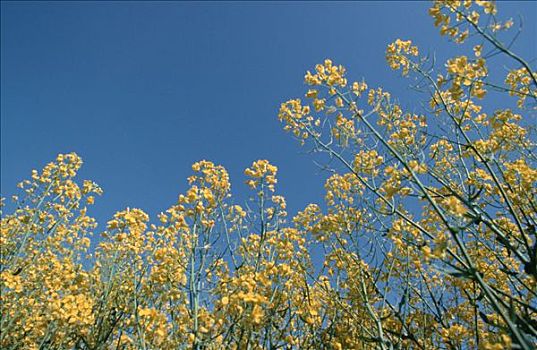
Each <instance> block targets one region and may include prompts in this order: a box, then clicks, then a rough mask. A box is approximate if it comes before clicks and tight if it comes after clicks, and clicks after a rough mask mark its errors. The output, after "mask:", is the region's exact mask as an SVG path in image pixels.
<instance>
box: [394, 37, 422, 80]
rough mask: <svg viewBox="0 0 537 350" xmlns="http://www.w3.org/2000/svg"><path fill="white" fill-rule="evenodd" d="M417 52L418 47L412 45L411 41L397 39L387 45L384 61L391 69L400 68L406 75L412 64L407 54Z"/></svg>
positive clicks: (416, 53)
mask: <svg viewBox="0 0 537 350" xmlns="http://www.w3.org/2000/svg"><path fill="white" fill-rule="evenodd" d="M418 54H419V52H418V47H417V46H414V45H412V41H410V40H401V39H397V40H396V41H395V42H393V43H391V44H390V45H388V48H387V49H386V61H387V62H388V65H389V66H390V68H391V69H393V70H398V69H402V70H403V75H407V74H408V72H409V70H410V67H411V65H412V61H410V59H409V58H408V56H418Z"/></svg>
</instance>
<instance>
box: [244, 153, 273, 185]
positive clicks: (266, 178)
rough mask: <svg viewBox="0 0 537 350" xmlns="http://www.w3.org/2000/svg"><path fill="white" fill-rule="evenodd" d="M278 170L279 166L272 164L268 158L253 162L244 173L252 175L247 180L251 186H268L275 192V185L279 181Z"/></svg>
mask: <svg viewBox="0 0 537 350" xmlns="http://www.w3.org/2000/svg"><path fill="white" fill-rule="evenodd" d="M277 172H278V168H277V167H276V166H274V165H272V164H270V163H269V161H268V160H258V161H255V162H253V163H252V166H251V167H250V168H247V169H246V170H245V171H244V174H245V175H246V176H248V177H250V179H249V180H247V181H246V183H247V184H248V186H250V188H252V189H256V188H260V187H261V188H264V187H266V188H267V189H268V190H269V191H271V192H274V185H275V184H276V183H277V182H278V180H277V179H276V173H277Z"/></svg>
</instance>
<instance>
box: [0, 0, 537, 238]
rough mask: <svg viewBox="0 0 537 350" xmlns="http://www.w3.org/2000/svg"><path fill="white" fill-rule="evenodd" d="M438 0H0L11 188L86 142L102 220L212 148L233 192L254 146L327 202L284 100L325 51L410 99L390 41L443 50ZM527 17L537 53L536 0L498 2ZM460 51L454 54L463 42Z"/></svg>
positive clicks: (169, 192)
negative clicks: (391, 63) (285, 117)
mask: <svg viewBox="0 0 537 350" xmlns="http://www.w3.org/2000/svg"><path fill="white" fill-rule="evenodd" d="M428 7H429V3H427V2H343V3H336V2H325V3H323V2H311V3H305V2H300V3H284V2H265V3H259V2H251V3H250V2H218V3H216V2H199V3H191V2H45V1H40V2H5V1H3V2H2V3H1V10H2V11H1V137H2V139H1V167H2V168H1V189H2V195H3V196H9V195H11V194H12V193H13V192H14V190H15V185H16V183H17V182H18V181H19V180H22V179H23V178H27V177H28V176H29V174H30V171H31V169H33V168H41V167H42V166H43V165H45V164H46V163H47V162H49V161H51V160H52V159H54V158H55V156H56V155H57V154H58V153H67V152H72V151H74V152H77V153H78V154H79V155H80V156H82V158H83V159H84V162H85V165H84V167H83V170H82V172H81V174H80V175H81V179H82V178H88V179H92V180H94V181H96V182H97V183H99V184H100V185H101V186H102V187H103V189H104V191H105V194H104V196H103V197H102V198H99V199H97V202H96V205H95V206H94V207H93V208H92V211H91V213H93V215H94V216H96V217H97V219H98V220H99V221H100V222H101V228H102V227H103V226H102V224H103V223H104V221H106V220H107V219H108V218H110V217H111V215H112V214H113V213H114V212H115V211H117V210H121V209H123V208H125V207H127V206H130V207H138V208H142V209H144V210H146V211H147V212H148V213H150V214H151V215H152V216H153V217H154V215H155V214H156V213H158V212H160V211H162V210H165V209H166V208H167V207H169V206H170V205H172V204H173V203H174V202H175V200H176V199H177V195H178V194H179V193H181V192H183V191H185V190H186V188H187V182H186V178H187V176H189V175H190V174H191V170H190V166H191V164H192V163H193V162H195V161H197V160H201V159H207V160H211V161H213V162H215V163H218V164H222V165H224V166H225V167H226V168H227V169H228V171H229V172H230V176H231V180H232V182H233V192H234V193H235V195H236V201H237V202H238V203H239V204H241V201H244V200H245V198H246V193H247V192H246V186H245V185H244V184H243V181H244V176H243V175H242V171H243V169H244V168H246V167H247V166H249V165H250V164H251V162H252V161H253V160H256V159H269V160H270V161H271V162H272V163H273V164H275V165H277V166H278V167H279V186H278V188H279V191H278V192H279V193H281V194H283V195H285V196H286V197H287V200H288V204H289V208H290V211H291V212H296V211H297V210H299V209H301V208H302V207H304V206H305V205H306V204H307V203H309V202H319V201H321V200H322V199H321V197H322V194H323V192H324V191H323V179H324V178H325V176H326V174H323V173H320V172H319V170H318V168H317V167H316V165H315V164H314V163H313V162H312V157H311V155H308V154H305V151H307V149H303V148H300V147H299V146H298V144H297V142H295V141H294V140H293V139H292V137H290V135H287V134H286V133H285V132H283V131H282V129H281V125H280V124H279V122H278V120H277V112H278V108H279V105H280V103H281V102H283V101H285V100H287V99H289V98H292V97H293V98H294V97H300V96H302V95H303V93H304V91H305V90H304V89H305V87H304V85H303V76H304V72H305V71H306V70H307V69H311V68H312V67H313V66H314V65H315V64H316V63H319V62H321V61H322V60H324V59H325V58H332V59H333V60H334V61H335V63H338V64H343V65H344V66H346V67H347V69H348V71H349V78H350V79H354V80H361V78H362V77H365V80H366V81H367V82H368V84H369V85H370V86H378V85H381V86H383V87H385V88H386V89H387V90H389V91H391V92H393V93H394V94H395V95H396V96H397V97H398V98H399V99H400V100H401V101H402V103H403V105H404V106H409V107H410V108H419V107H418V106H416V105H415V102H416V100H415V98H414V97H412V96H413V93H412V92H411V91H410V90H409V89H408V88H407V86H408V81H407V80H405V79H402V78H400V77H399V76H398V73H396V72H392V71H391V70H390V69H389V68H388V67H387V66H386V64H385V61H384V51H385V48H386V45H387V44H388V43H390V42H392V41H393V40H395V39H396V38H402V39H413V41H414V42H415V43H416V44H417V45H418V46H419V47H420V48H421V51H422V52H423V51H424V52H429V53H433V52H435V53H436V54H438V55H439V56H440V57H442V55H444V56H445V55H446V53H447V52H448V50H452V49H453V47H454V46H453V45H452V44H449V43H448V42H447V40H446V39H445V38H441V37H440V36H439V35H438V31H437V29H436V28H433V26H432V19H431V18H430V17H429V16H428V14H427V8H428ZM499 11H500V16H501V17H504V18H508V17H513V18H514V19H515V20H516V21H517V20H518V16H519V15H520V16H522V18H523V20H524V32H523V34H522V36H521V37H520V38H519V40H518V41H517V43H516V44H515V46H514V49H515V50H516V51H518V52H521V53H522V55H523V56H524V57H526V58H532V59H534V58H536V57H537V50H536V40H535V37H537V30H536V23H537V7H536V3H535V2H503V3H499ZM456 50H458V49H455V51H452V52H453V53H455V52H456Z"/></svg>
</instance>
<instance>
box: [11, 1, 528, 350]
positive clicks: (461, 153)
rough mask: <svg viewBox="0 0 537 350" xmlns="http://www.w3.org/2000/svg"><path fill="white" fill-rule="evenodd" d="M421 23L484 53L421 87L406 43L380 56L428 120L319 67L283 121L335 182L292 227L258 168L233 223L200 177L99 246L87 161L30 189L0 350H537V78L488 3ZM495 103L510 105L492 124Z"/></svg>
mask: <svg viewBox="0 0 537 350" xmlns="http://www.w3.org/2000/svg"><path fill="white" fill-rule="evenodd" d="M430 15H431V16H432V17H433V19H434V23H435V26H438V27H440V33H441V34H442V35H447V36H448V37H449V38H450V39H451V40H453V41H454V42H455V43H456V44H461V45H462V44H464V43H465V42H466V41H469V40H472V39H471V38H472V37H479V38H480V43H479V44H478V45H475V44H474V45H473V46H469V47H468V51H469V52H470V55H462V54H458V55H457V56H455V57H452V58H450V59H448V60H447V61H446V62H445V64H443V65H442V64H440V65H438V64H437V65H436V66H433V67H432V68H431V62H428V61H427V60H426V58H423V57H420V56H419V55H420V54H419V50H418V48H417V47H416V46H414V45H413V44H412V42H411V41H408V40H406V41H405V40H399V39H398V40H396V41H395V42H394V43H392V44H389V45H388V47H387V50H386V60H387V63H388V66H389V67H391V68H392V69H394V70H401V72H402V75H403V76H408V77H411V78H417V80H418V81H420V82H422V83H421V84H425V85H424V86H426V87H427V89H424V90H427V91H429V95H428V96H427V97H426V100H424V101H422V102H423V103H422V105H423V106H428V108H427V107H426V108H424V110H423V111H422V112H421V113H416V112H415V111H412V112H406V111H404V109H403V107H402V106H401V105H400V104H398V103H396V102H395V99H394V98H393V97H392V95H391V94H390V93H389V92H388V91H386V90H385V89H383V88H381V87H376V88H373V87H369V86H368V85H367V84H366V83H365V82H364V81H363V80H361V81H350V80H348V79H349V78H348V77H347V74H348V73H347V71H346V69H345V68H344V67H343V66H341V65H336V64H335V63H334V62H333V61H331V60H329V59H327V60H325V61H324V62H322V63H321V64H318V65H316V66H315V67H314V69H313V70H312V71H308V72H307V73H306V75H305V83H306V84H307V91H306V92H305V99H303V100H302V99H298V98H295V99H291V100H289V101H287V102H285V103H282V104H281V106H280V110H279V114H278V118H279V120H280V121H281V122H282V124H283V128H284V130H286V131H289V132H291V133H292V134H293V135H294V136H295V137H296V138H297V139H298V140H299V142H300V143H301V144H302V145H304V146H309V147H311V148H312V150H313V151H315V152H314V153H319V152H322V153H326V154H327V155H328V158H329V159H330V162H329V163H328V164H327V165H326V168H327V169H329V170H331V171H332V173H331V175H330V176H329V177H328V178H327V179H326V182H325V187H324V188H325V197H324V201H323V202H322V203H317V204H309V205H307V206H306V207H305V208H304V209H303V210H302V211H300V212H298V213H297V214H296V215H294V216H293V217H291V218H289V217H288V212H287V203H286V199H285V197H284V196H282V195H280V194H279V193H278V189H277V186H276V185H277V183H278V181H277V173H278V168H277V167H276V166H275V165H273V164H271V163H270V162H269V161H268V160H257V161H254V162H253V163H252V165H251V166H250V167H248V168H247V169H246V170H245V171H244V175H245V178H246V179H245V181H246V183H247V184H248V186H249V188H250V189H251V191H252V194H251V200H250V201H249V202H248V203H247V204H246V205H245V206H244V207H242V206H240V205H238V204H237V203H234V202H233V197H232V193H231V182H230V178H229V175H228V173H227V171H226V169H225V168H224V167H222V166H220V165H217V164H214V163H212V162H210V161H206V160H202V161H199V162H196V163H194V164H193V165H192V171H193V174H192V176H190V177H189V178H188V179H187V182H188V186H189V187H188V189H187V190H186V191H185V192H184V193H182V194H179V195H178V197H177V200H176V201H175V203H172V204H171V205H170V207H169V208H168V209H166V210H165V211H163V212H162V213H160V214H159V215H158V216H157V218H150V217H149V215H147V214H146V213H145V212H144V211H143V210H142V209H138V208H126V209H124V210H122V211H119V212H117V213H116V214H115V215H113V217H112V218H111V219H110V220H109V221H108V222H107V224H106V225H105V228H104V232H99V231H96V229H97V226H96V222H95V220H94V219H93V218H91V217H90V216H88V211H89V207H90V206H91V205H94V203H95V202H96V201H97V198H98V196H99V195H101V194H102V190H101V189H100V187H99V186H98V185H97V184H95V183H94V182H92V181H89V180H84V181H78V179H77V172H78V170H79V169H80V167H81V165H82V160H81V158H80V157H79V156H77V155H76V154H74V153H71V154H61V155H59V156H58V157H57V158H56V160H55V161H53V162H51V163H49V164H46V165H45V166H44V168H43V170H42V171H37V170H34V171H32V173H31V175H30V179H28V180H25V181H23V182H21V183H20V184H19V188H20V192H21V194H20V195H17V196H13V198H12V199H13V201H14V203H13V205H7V204H6V203H5V200H3V199H2V201H1V206H2V209H3V212H2V218H1V226H0V228H1V232H0V233H1V235H0V243H1V244H0V253H1V255H0V288H1V295H0V301H1V305H0V311H1V318H0V331H1V332H0V348H2V349H187V348H189V349H302V348H304V349H383V350H384V349H386V350H387V349H487V350H495V349H498V350H499V349H508V348H512V349H526V350H530V349H534V348H535V347H536V346H537V293H536V290H537V235H536V227H537V169H536V157H535V135H534V133H533V132H534V131H532V130H531V122H532V120H531V118H532V117H535V115H534V111H533V110H532V108H533V107H534V105H535V103H536V102H537V80H536V79H537V74H536V73H535V71H532V70H531V67H530V65H529V63H527V62H526V61H524V60H523V59H522V58H520V57H519V56H517V55H516V54H515V53H514V52H511V51H510V48H509V46H507V45H504V44H503V43H502V41H500V39H499V37H498V36H497V33H498V32H499V31H503V30H507V29H509V28H510V27H511V26H512V22H510V21H509V20H508V21H505V22H502V21H500V20H499V19H497V17H496V16H497V8H496V5H495V3H493V2H489V1H475V2H473V1H451V0H450V1H435V2H434V3H433V5H432V7H431V9H430ZM463 48H464V47H463ZM485 52H487V54H486V55H485V54H484V53H485ZM497 55H505V56H506V57H507V58H508V59H509V61H508V62H510V63H511V65H512V66H511V67H509V71H508V72H507V73H505V72H504V71H503V68H502V69H500V74H503V75H500V81H494V79H496V75H493V74H491V70H493V68H497V67H496V65H495V63H494V62H493V61H492V57H494V56H497ZM422 87H423V86H422ZM493 93H500V94H501V93H503V94H504V95H505V97H504V99H502V100H501V101H502V103H504V102H503V101H504V100H506V99H512V100H508V102H505V105H504V106H502V107H496V108H495V110H491V108H490V107H489V106H487V105H486V102H487V101H489V99H491V98H495V97H494V95H493ZM532 113H533V114H532ZM325 159H326V158H325ZM5 208H8V210H6V209H5ZM10 208H14V209H10ZM155 219H157V220H155ZM97 234H99V235H97ZM92 236H93V237H92Z"/></svg>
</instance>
